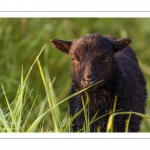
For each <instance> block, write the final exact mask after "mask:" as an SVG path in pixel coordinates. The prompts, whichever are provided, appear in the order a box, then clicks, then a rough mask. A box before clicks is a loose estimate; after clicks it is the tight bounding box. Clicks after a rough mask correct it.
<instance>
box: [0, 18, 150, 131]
mask: <svg viewBox="0 0 150 150" xmlns="http://www.w3.org/2000/svg"><path fill="white" fill-rule="evenodd" d="M149 26H150V19H149V18H34V19H32V18H0V83H1V84H3V85H4V87H5V91H6V94H7V97H8V100H9V101H13V99H14V98H15V96H16V92H17V89H18V86H19V84H20V78H21V69H22V66H23V69H24V76H25V75H26V74H27V71H28V70H29V68H30V66H31V64H32V63H33V61H34V60H35V58H36V56H37V55H38V53H39V51H40V50H41V48H42V47H43V46H44V44H46V48H45V50H44V52H43V53H42V55H41V56H40V61H41V64H42V67H43V68H48V70H49V74H50V77H51V79H53V78H54V77H56V80H55V82H54V90H55V92H56V96H57V99H58V102H59V101H61V100H62V99H63V98H65V97H66V96H68V94H69V89H70V86H71V77H70V60H69V57H68V56H67V55H66V54H63V53H61V52H60V51H58V50H56V49H54V48H53V47H52V46H51V45H50V42H49V41H50V39H53V38H58V39H62V40H74V39H76V38H78V37H80V36H83V35H85V34H88V33H100V34H102V35H104V34H110V35H112V36H114V37H116V38H123V37H129V38H131V39H132V43H131V47H132V48H133V50H134V52H135V53H136V54H137V58H138V60H139V64H140V66H141V68H142V70H143V72H144V75H145V78H146V80H147V91H148V97H147V107H146V114H147V115H148V116H150V46H149V43H150V28H149ZM31 91H32V92H31ZM28 92H29V93H30V92H31V94H30V96H29V98H28V106H30V105H32V103H33V101H34V99H35V97H36V96H37V101H36V105H35V107H34V109H33V111H32V116H31V117H30V121H31V122H32V118H34V116H36V115H37V113H38V111H39V108H40V105H41V102H42V101H43V100H44V98H45V89H44V86H43V82H42V79H41V76H40V73H39V68H38V65H37V64H36V65H35V66H34V68H33V70H32V72H31V75H30V77H29V81H28ZM0 106H1V107H2V108H3V109H5V107H6V101H5V98H4V96H3V92H2V88H0ZM60 109H61V112H62V113H61V114H62V119H63V118H64V116H65V115H66V113H67V110H68V104H67V102H66V103H64V104H62V105H61V106H60ZM46 119H47V122H48V123H50V118H49V117H48V116H47V118H46ZM33 120H34V119H33ZM141 131H142V132H149V131H150V121H149V120H144V121H143V124H142V129H141Z"/></svg>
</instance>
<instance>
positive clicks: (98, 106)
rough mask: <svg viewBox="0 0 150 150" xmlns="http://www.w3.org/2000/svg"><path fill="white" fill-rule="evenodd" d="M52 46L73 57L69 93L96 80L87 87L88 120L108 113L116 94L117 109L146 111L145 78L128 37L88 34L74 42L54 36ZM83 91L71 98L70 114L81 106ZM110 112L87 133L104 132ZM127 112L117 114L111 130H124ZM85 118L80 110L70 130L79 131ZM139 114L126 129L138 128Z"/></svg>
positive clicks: (136, 129) (132, 130)
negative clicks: (125, 113) (119, 37)
mask: <svg viewBox="0 0 150 150" xmlns="http://www.w3.org/2000/svg"><path fill="white" fill-rule="evenodd" d="M50 42H51V44H52V46H53V47H55V48H57V49H59V50H61V51H62V52H64V53H67V54H69V56H70V58H71V59H72V66H71V72H72V89H71V94H72V93H75V92H77V91H79V90H81V89H83V88H86V87H88V86H91V85H93V84H95V83H97V82H98V81H101V82H99V83H98V84H97V85H95V86H93V87H91V88H89V89H88V90H87V93H88V95H89V100H90V101H89V104H88V108H89V118H90V120H91V119H92V118H93V117H95V116H94V115H96V118H98V117H100V116H102V115H105V114H109V113H110V112H111V111H112V109H113V105H114V100H115V97H117V103H116V111H123V112H139V113H142V114H144V113H145V106H146V95H147V92H146V81H145V79H144V76H143V73H142V71H141V69H140V67H139V65H138V61H137V59H136V56H135V53H134V52H133V50H132V49H131V48H130V47H129V46H128V45H129V44H130V43H131V39H130V38H122V39H115V38H112V37H111V36H102V35H99V34H87V35H85V36H83V37H80V38H78V39H76V40H74V41H73V42H70V41H63V40H58V39H53V40H51V41H50ZM82 96H83V97H85V92H83V93H81V94H79V95H77V96H75V97H73V98H71V99H70V101H69V104H70V114H71V116H73V115H74V114H75V113H77V112H78V111H80V110H81V109H82V98H81V97H82ZM108 118H109V115H105V116H104V117H101V118H100V119H97V120H96V121H95V122H93V123H92V124H91V126H90V132H95V131H97V128H98V127H99V129H100V131H101V132H106V127H107V122H108ZM128 118H129V115H121V114H119V115H116V116H115V117H114V122H113V131H114V132H124V131H125V124H126V120H127V119H128ZM84 121H85V118H84V114H83V112H82V113H81V114H80V115H79V116H78V117H76V118H75V119H74V121H73V131H74V132H77V131H80V130H81V129H82V127H83V123H84ZM141 121H142V117H140V116H138V115H135V114H132V115H131V116H130V121H129V128H128V129H129V130H128V131H129V132H138V131H139V130H140V125H141Z"/></svg>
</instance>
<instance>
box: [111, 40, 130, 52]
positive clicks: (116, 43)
mask: <svg viewBox="0 0 150 150" xmlns="http://www.w3.org/2000/svg"><path fill="white" fill-rule="evenodd" d="M131 42H132V40H131V39H130V38H122V39H116V40H113V47H114V52H118V51H120V50H122V49H123V48H125V47H126V46H128V45H129V44H130V43H131Z"/></svg>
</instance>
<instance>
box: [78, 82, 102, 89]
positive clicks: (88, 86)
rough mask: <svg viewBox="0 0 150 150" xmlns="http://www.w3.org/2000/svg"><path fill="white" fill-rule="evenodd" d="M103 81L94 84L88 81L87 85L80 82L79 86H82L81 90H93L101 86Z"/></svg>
mask: <svg viewBox="0 0 150 150" xmlns="http://www.w3.org/2000/svg"><path fill="white" fill-rule="evenodd" d="M103 81H104V80H99V81H96V82H95V81H90V82H89V83H88V84H86V83H85V82H82V81H81V85H82V88H87V89H88V90H94V89H96V88H97V87H99V86H100V85H101V84H102V82H103Z"/></svg>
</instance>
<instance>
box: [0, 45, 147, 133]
mask: <svg viewBox="0 0 150 150" xmlns="http://www.w3.org/2000/svg"><path fill="white" fill-rule="evenodd" d="M44 48H45V46H43V48H42V49H41V51H40V52H39V54H38V55H37V57H36V59H35V61H34V62H33V64H32V65H31V67H30V69H29V71H28V73H27V75H26V76H25V78H24V76H23V67H22V73H21V81H20V85H19V87H18V90H17V93H16V97H15V98H14V100H13V101H12V102H10V100H8V98H7V94H6V92H5V88H4V86H3V84H2V91H3V95H4V97H5V101H6V103H7V109H6V110H4V109H2V108H1V107H0V132H38V131H40V132H47V131H48V129H45V128H44V126H43V119H44V117H45V116H46V115H50V114H51V118H50V119H51V122H52V123H53V125H51V126H52V128H50V131H51V132H72V128H71V124H72V121H73V120H74V119H75V118H76V117H77V116H78V115H79V114H80V113H83V114H84V118H85V122H84V124H83V128H82V129H81V130H80V131H79V132H90V125H91V124H92V123H93V122H95V121H97V120H98V119H100V118H102V117H104V116H106V115H109V119H108V124H107V130H106V132H113V123H114V117H115V116H116V115H129V118H128V119H127V120H126V125H125V126H126V127H125V132H128V128H129V122H130V117H131V115H132V114H134V115H138V116H140V117H143V118H146V119H150V117H149V116H146V115H144V114H141V113H137V112H117V111H116V104H117V97H115V100H114V107H113V110H112V112H109V113H108V114H105V115H103V116H99V117H98V118H96V116H97V113H98V112H97V113H96V114H95V115H94V117H93V118H92V119H91V120H90V117H89V109H88V104H89V101H90V99H89V96H88V93H87V92H86V90H87V89H88V88H90V87H92V86H94V85H96V84H98V83H99V82H101V81H99V82H97V83H96V84H94V85H92V86H89V87H87V88H85V89H82V90H80V91H78V92H76V93H74V94H72V95H70V96H68V97H66V98H65V99H63V100H62V101H60V102H57V98H56V95H55V90H54V88H53V84H54V82H55V78H54V79H53V80H51V78H50V76H49V74H48V70H47V69H46V68H44V69H43V68H42V66H41V63H40V60H39V57H40V55H41V53H42V52H43V51H44ZM36 63H37V64H38V68H39V72H40V75H41V79H42V81H43V85H44V88H45V93H46V97H45V98H44V99H43V100H42V103H41V106H40V109H39V111H38V113H37V117H36V118H34V119H33V122H32V123H31V124H30V125H28V126H27V124H28V119H29V118H30V116H31V114H32V111H33V107H34V105H35V102H36V100H37V97H35V98H34V102H33V104H32V106H31V108H30V109H29V112H28V115H27V116H26V117H25V116H24V112H25V111H26V108H27V107H28V106H27V101H28V98H29V97H30V95H31V93H32V90H31V91H30V92H28V79H29V76H30V73H31V71H32V69H33V67H34V65H35V64H36ZM43 70H44V71H43ZM82 92H85V94H86V99H83V98H82V105H83V108H82V109H81V110H80V111H79V112H77V113H76V114H75V115H74V116H72V117H70V116H69V112H67V115H66V117H65V118H63V120H61V117H60V116H61V112H60V108H59V106H60V105H61V104H63V103H64V102H66V101H68V100H69V99H70V98H72V97H73V96H76V95H78V94H80V93H82ZM47 104H48V107H47ZM49 113H50V114H49ZM23 118H24V119H23ZM97 132H100V128H97Z"/></svg>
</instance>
